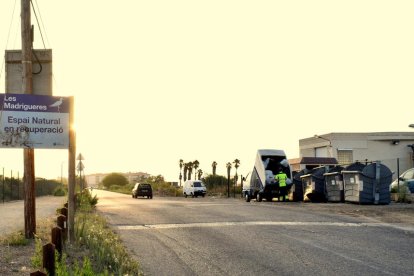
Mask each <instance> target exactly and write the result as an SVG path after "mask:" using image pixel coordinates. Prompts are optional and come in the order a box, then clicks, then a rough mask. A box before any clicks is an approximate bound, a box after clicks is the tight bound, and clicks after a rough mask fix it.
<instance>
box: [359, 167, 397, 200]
mask: <svg viewBox="0 0 414 276" xmlns="http://www.w3.org/2000/svg"><path fill="white" fill-rule="evenodd" d="M362 179H363V181H364V183H365V185H364V188H367V187H366V186H368V189H367V191H366V192H367V199H369V193H370V192H371V200H372V201H373V203H374V204H389V203H390V202H391V191H390V185H391V182H392V172H391V170H390V169H389V168H388V167H387V166H385V165H383V164H381V163H380V162H375V163H372V164H369V165H367V166H366V167H365V168H364V169H363V171H362Z"/></svg>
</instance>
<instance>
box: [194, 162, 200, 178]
mask: <svg viewBox="0 0 414 276" xmlns="http://www.w3.org/2000/svg"><path fill="white" fill-rule="evenodd" d="M199 165H200V162H198V160H195V161H193V168H194V180H195V179H197V169H198V166H199Z"/></svg>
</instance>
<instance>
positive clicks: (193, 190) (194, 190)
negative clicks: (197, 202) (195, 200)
mask: <svg viewBox="0 0 414 276" xmlns="http://www.w3.org/2000/svg"><path fill="white" fill-rule="evenodd" d="M206 192H207V189H206V186H205V185H204V183H203V182H202V181H201V180H187V181H186V182H184V186H183V195H184V196H185V197H187V196H191V197H198V196H199V195H200V196H202V197H204V196H205V195H206Z"/></svg>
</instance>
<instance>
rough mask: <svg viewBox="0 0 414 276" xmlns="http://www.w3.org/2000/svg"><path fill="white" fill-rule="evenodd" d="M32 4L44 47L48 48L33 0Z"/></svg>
mask: <svg viewBox="0 0 414 276" xmlns="http://www.w3.org/2000/svg"><path fill="white" fill-rule="evenodd" d="M30 4H31V5H32V9H33V13H34V15H35V17H36V22H37V27H38V28H39V32H40V37H41V38H42V42H43V48H45V49H46V44H45V40H44V39H43V33H42V29H41V28H40V24H39V19H38V18H37V13H36V9H35V7H34V5H33V1H31V0H30Z"/></svg>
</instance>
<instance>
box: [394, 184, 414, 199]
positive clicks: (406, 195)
mask: <svg viewBox="0 0 414 276" xmlns="http://www.w3.org/2000/svg"><path fill="white" fill-rule="evenodd" d="M391 193H392V194H396V198H395V201H396V202H401V203H412V200H413V196H412V194H411V192H410V189H409V188H408V186H407V184H401V185H400V189H399V191H398V188H397V187H393V188H392V189H391Z"/></svg>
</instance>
